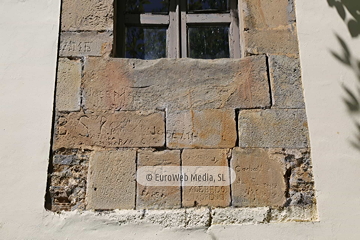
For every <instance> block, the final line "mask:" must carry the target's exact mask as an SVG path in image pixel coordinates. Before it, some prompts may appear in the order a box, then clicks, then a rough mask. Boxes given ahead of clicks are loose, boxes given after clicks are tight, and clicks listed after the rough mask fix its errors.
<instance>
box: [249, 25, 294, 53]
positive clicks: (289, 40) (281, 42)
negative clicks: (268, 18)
mask: <svg viewBox="0 0 360 240" xmlns="http://www.w3.org/2000/svg"><path fill="white" fill-rule="evenodd" d="M244 42H245V44H244V45H245V54H246V55H248V54H250V55H251V54H265V53H267V54H275V55H288V56H298V54H299V50H298V41H297V35H296V30H290V29H288V28H284V29H264V30H249V31H246V32H244Z"/></svg>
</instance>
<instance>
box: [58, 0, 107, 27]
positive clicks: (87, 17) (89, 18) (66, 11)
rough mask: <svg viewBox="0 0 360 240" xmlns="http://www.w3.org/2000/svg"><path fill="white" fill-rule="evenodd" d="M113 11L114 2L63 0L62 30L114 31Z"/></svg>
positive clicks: (103, 0)
mask: <svg viewBox="0 0 360 240" xmlns="http://www.w3.org/2000/svg"><path fill="white" fill-rule="evenodd" d="M113 11H114V10H113V0H63V1H62V13H61V30H62V31H79V30H83V31H101V30H112V29H113V25H114V24H113V21H114V20H113V15H114V14H113Z"/></svg>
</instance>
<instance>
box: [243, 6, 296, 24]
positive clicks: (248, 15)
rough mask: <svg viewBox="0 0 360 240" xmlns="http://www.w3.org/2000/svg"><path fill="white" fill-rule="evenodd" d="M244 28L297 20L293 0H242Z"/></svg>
mask: <svg viewBox="0 0 360 240" xmlns="http://www.w3.org/2000/svg"><path fill="white" fill-rule="evenodd" d="M240 2H241V9H242V16H243V20H244V21H243V22H244V26H243V27H244V28H248V29H265V28H277V27H279V26H285V25H288V24H289V23H292V22H294V21H295V11H294V3H293V1H292V0H290V1H289V0H241V1H240Z"/></svg>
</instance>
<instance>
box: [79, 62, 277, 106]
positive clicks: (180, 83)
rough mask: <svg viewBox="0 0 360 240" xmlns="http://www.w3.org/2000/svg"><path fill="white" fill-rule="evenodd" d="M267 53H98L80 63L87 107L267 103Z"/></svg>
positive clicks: (262, 104) (257, 104) (260, 104)
mask: <svg viewBox="0 0 360 240" xmlns="http://www.w3.org/2000/svg"><path fill="white" fill-rule="evenodd" d="M268 85H269V84H268V78H267V67H266V59H265V57H264V56H253V57H246V58H244V59H217V60H198V59H159V60H151V61H144V60H139V59H113V58H111V59H99V58H89V59H88V61H87V62H86V64H85V75H84V93H83V94H84V104H85V109H86V110H87V111H95V110H109V109H122V110H152V109H165V108H167V109H173V110H186V109H215V108H253V107H265V106H269V105H270V97H269V86H268Z"/></svg>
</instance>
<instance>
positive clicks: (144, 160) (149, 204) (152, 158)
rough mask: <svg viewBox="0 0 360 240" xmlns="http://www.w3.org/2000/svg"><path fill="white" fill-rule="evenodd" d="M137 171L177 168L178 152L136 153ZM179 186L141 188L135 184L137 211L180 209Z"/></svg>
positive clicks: (178, 164)
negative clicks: (166, 167) (151, 168)
mask: <svg viewBox="0 0 360 240" xmlns="http://www.w3.org/2000/svg"><path fill="white" fill-rule="evenodd" d="M137 163H138V164H137V166H138V169H139V168H141V167H144V166H179V173H180V150H173V151H169V150H165V151H151V150H142V151H139V153H138V162H137ZM180 190H181V189H180V186H171V187H170V186H143V185H141V184H139V183H137V201H136V208H137V209H169V208H180V207H181V192H180Z"/></svg>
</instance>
